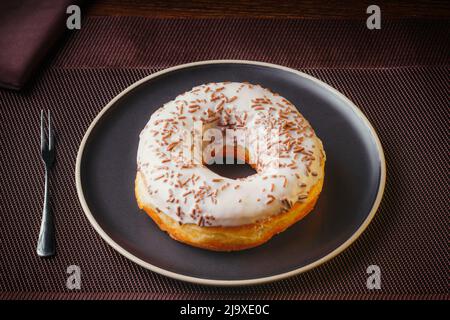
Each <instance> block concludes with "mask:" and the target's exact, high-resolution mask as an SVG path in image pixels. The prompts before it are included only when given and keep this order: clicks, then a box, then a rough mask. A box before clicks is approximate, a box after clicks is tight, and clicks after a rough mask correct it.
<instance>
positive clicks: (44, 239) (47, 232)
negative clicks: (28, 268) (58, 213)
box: [37, 168, 56, 257]
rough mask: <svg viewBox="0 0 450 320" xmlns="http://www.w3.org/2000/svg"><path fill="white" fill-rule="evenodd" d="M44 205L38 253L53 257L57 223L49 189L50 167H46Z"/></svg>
mask: <svg viewBox="0 0 450 320" xmlns="http://www.w3.org/2000/svg"><path fill="white" fill-rule="evenodd" d="M44 188H45V190H44V207H43V209H42V222H41V230H40V232H39V240H38V244H37V254H38V255H39V256H40V257H51V256H53V255H54V254H55V247H56V241H55V225H54V222H53V213H52V210H51V207H50V193H49V189H48V169H47V168H45V187H44Z"/></svg>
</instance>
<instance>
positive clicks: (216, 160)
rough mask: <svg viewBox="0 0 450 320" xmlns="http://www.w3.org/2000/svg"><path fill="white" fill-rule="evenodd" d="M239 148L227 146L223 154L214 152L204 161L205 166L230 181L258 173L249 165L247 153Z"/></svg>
mask: <svg viewBox="0 0 450 320" xmlns="http://www.w3.org/2000/svg"><path fill="white" fill-rule="evenodd" d="M238 148H239V147H236V146H235V147H234V148H233V147H230V146H225V147H224V148H223V150H222V152H219V153H217V154H215V153H214V152H212V153H211V154H210V155H208V157H206V158H205V159H204V165H205V166H206V167H207V168H208V169H209V170H211V171H212V172H214V173H216V174H218V175H220V176H222V177H224V178H229V179H242V178H247V177H249V176H252V175H254V174H256V173H257V171H256V170H255V169H254V168H253V167H252V166H251V165H250V164H249V163H248V157H247V152H246V151H245V150H242V149H241V150H239V149H238Z"/></svg>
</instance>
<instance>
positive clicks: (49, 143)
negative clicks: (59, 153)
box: [48, 110, 53, 150]
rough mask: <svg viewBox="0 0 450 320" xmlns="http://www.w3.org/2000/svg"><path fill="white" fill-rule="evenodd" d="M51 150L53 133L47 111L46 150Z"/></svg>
mask: <svg viewBox="0 0 450 320" xmlns="http://www.w3.org/2000/svg"><path fill="white" fill-rule="evenodd" d="M52 148H53V132H52V121H51V118H50V110H48V149H49V150H51V149H52Z"/></svg>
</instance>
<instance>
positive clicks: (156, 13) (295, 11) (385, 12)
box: [88, 0, 450, 19]
mask: <svg viewBox="0 0 450 320" xmlns="http://www.w3.org/2000/svg"><path fill="white" fill-rule="evenodd" d="M372 4H376V5H378V6H380V8H381V14H382V17H385V18H406V17H416V18H448V17H449V16H450V7H449V5H448V1H445V0H444V1H426V0H421V1H376V0H369V1H367V0H361V1H358V0H352V1H336V0H330V1H317V0H306V1H292V0H291V1H287V0H262V1H261V0H259V1H258V0H256V1H253V0H239V1H238V0H234V1H233V0H198V1H174V0H154V1H150V0H147V1H145V0H98V1H95V2H94V3H93V4H92V5H90V7H89V11H88V15H94V16H95V15H107V16H143V17H152V18H217V17H247V18H250V17H252V18H308V19H309V18H314V19H323V18H343V19H348V18H356V19H365V18H366V15H365V12H366V8H367V7H368V6H369V5H372Z"/></svg>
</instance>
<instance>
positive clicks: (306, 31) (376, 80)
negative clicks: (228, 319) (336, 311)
mask: <svg viewBox="0 0 450 320" xmlns="http://www.w3.org/2000/svg"><path fill="white" fill-rule="evenodd" d="M448 27H449V23H448V22H445V21H439V20H434V21H417V20H414V21H401V20H399V21H385V22H384V23H383V29H382V30H381V31H369V30H367V29H366V28H365V22H364V21H362V22H358V21H319V20H152V19H145V18H106V17H99V18H89V19H87V20H86V21H84V24H83V26H82V29H81V30H80V31H78V32H76V33H73V34H71V35H69V37H68V39H67V40H66V43H65V45H64V46H63V47H62V49H61V50H60V51H59V52H58V53H57V54H56V56H55V57H54V58H53V60H52V62H51V63H49V65H48V67H47V68H46V69H45V71H43V72H41V74H40V76H39V77H38V78H37V80H36V81H34V83H33V84H32V85H31V86H30V87H29V88H28V89H27V90H25V91H23V92H20V93H17V92H12V91H7V90H0V121H1V140H0V149H1V152H2V155H1V157H0V165H1V171H0V182H1V189H2V191H1V193H0V210H1V215H0V243H1V245H0V257H1V258H0V259H1V260H0V298H37V299H43V298H76V299H85V298H87V299H90V298H103V299H114V298H129V299H141V298H153V299H186V298H188V299H206V298H211V299H216V298H244V299H255V298H263V299H264V298H273V299H276V298H283V299H298V298H309V299H321V298H331V299H343V298H361V299H364V298H373V297H375V298H448V258H449V256H448V223H449V219H448V212H449V205H448V204H449V197H448V172H447V171H448V163H449V155H448V150H449V143H448V118H449V111H448V110H449V109H448V83H449V73H448V52H450V50H449V49H450V45H449V43H448V41H447V34H446V30H448ZM218 58H222V59H223V58H228V59H249V60H261V61H267V62H273V63H279V64H282V65H286V66H290V67H294V68H297V69H300V70H301V71H304V72H306V73H309V74H311V75H313V76H315V77H317V78H319V79H321V80H323V81H325V82H327V83H329V84H330V85H332V86H334V87H335V88H337V89H338V90H340V91H341V92H342V93H344V94H345V95H347V96H348V97H349V98H350V99H351V100H353V101H354V102H355V103H356V104H357V105H358V106H359V107H360V108H361V109H362V111H363V112H364V113H365V114H366V116H367V117H368V118H369V120H370V121H371V122H372V124H373V125H374V127H375V128H376V130H377V132H378V133H379V136H380V138H381V141H382V144H383V147H384V149H385V154H386V158H387V159H386V160H387V169H388V181H387V186H386V191H385V196H384V199H383V201H382V203H381V207H380V209H379V211H378V213H377V215H376V216H375V218H374V220H373V222H372V223H371V225H370V226H369V227H368V229H367V230H366V232H364V234H363V235H362V236H361V237H360V238H359V239H358V240H357V241H356V242H355V243H354V244H353V245H352V246H351V247H350V248H349V249H348V250H346V251H345V252H344V253H342V254H341V255H339V256H338V257H336V258H335V259H333V260H331V261H330V262H327V263H326V264H324V265H322V266H320V267H318V268H316V269H314V270H312V271H309V272H307V273H304V274H302V275H299V276H296V277H293V278H290V279H287V280H283V281H280V282H275V283H272V284H266V285H261V286H253V287H242V288H217V287H205V286H199V285H193V284H188V283H183V282H179V281H175V280H172V279H169V278H166V277H163V276H160V275H158V274H155V273H153V272H150V271H148V270H146V269H143V268H141V267H139V266H137V265H135V264H134V263H132V262H130V261H128V260H127V259H125V258H123V257H122V256H121V255H119V254H118V253H116V252H115V251H114V250H113V249H111V248H110V247H109V246H108V245H107V244H106V243H105V242H104V241H103V240H101V238H100V236H98V235H97V234H96V233H95V231H94V229H93V228H92V227H91V226H90V225H89V223H88V221H87V219H86V218H85V216H84V214H83V212H82V210H81V207H80V205H79V203H78V199H77V196H76V191H75V182H74V166H75V157H76V152H77V149H78V146H79V143H80V141H81V138H82V136H83V134H84V132H85V130H86V129H87V127H88V125H89V123H90V122H91V121H92V120H93V118H94V117H95V115H96V114H97V113H98V112H99V111H100V110H101V109H102V107H103V106H104V105H105V104H106V103H107V102H108V101H109V100H110V99H111V98H113V97H114V96H115V95H116V94H118V93H119V92H120V91H121V90H122V89H124V88H125V87H127V86H128V85H130V84H131V83H133V82H135V81H137V80H139V79H141V78H142V77H144V76H146V75H148V74H151V73H153V72H155V71H157V70H160V69H162V68H165V67H168V66H172V65H176V64H180V63H184V62H192V61H197V60H204V59H218ZM41 108H49V109H51V110H52V112H53V114H54V121H55V125H56V130H57V134H58V154H57V163H56V166H55V170H54V171H53V175H52V179H51V180H52V191H53V208H54V210H55V212H56V224H57V230H58V234H57V240H58V255H57V256H56V257H55V258H53V259H51V260H43V259H40V258H38V257H37V256H36V254H35V246H36V240H37V235H38V230H39V224H40V218H41V205H42V204H41V202H42V196H43V168H42V164H41V162H40V159H39V147H38V146H39V141H38V140H39V135H38V131H39V120H38V118H39V110H40V109H41ZM72 264H75V265H78V266H80V267H81V270H82V288H81V290H79V291H69V290H68V289H66V279H67V276H68V275H67V273H66V269H67V267H68V266H69V265H72ZM371 264H376V265H378V266H380V268H381V271H382V289H381V290H379V291H376V292H374V291H369V290H368V289H367V288H366V279H367V274H366V268H367V267H368V266H369V265H371Z"/></svg>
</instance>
